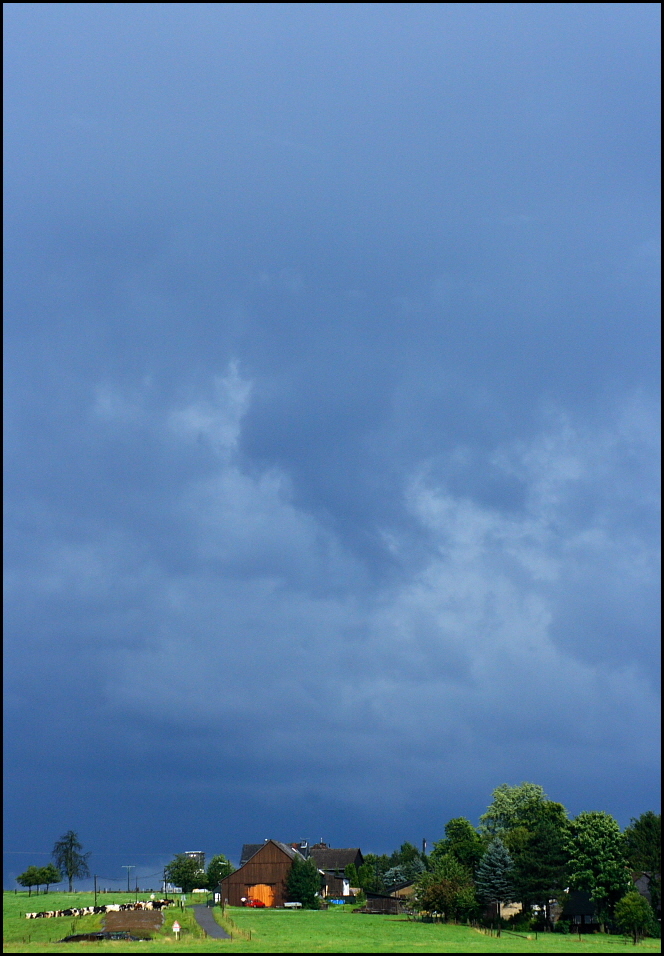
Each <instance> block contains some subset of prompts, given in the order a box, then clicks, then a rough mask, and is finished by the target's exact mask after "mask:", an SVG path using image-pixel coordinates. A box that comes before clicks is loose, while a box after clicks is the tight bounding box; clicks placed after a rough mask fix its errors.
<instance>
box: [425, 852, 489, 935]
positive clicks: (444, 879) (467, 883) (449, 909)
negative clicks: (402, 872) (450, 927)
mask: <svg viewBox="0 0 664 956" xmlns="http://www.w3.org/2000/svg"><path fill="white" fill-rule="evenodd" d="M415 893H416V900H417V903H418V906H419V907H420V909H423V910H427V911H429V912H437V913H443V914H444V917H445V919H446V920H454V922H458V921H459V920H464V919H469V918H470V917H471V916H474V915H475V913H476V910H477V898H476V895H475V885H474V883H473V877H472V874H471V872H470V870H469V869H468V867H465V866H463V865H462V864H461V863H459V861H458V860H457V859H456V857H454V856H452V854H451V853H448V854H446V855H443V856H440V855H439V856H438V857H437V859H436V863H435V868H434V869H433V870H432V871H428V872H426V873H422V874H421V876H420V877H419V879H418V881H417V886H416V891H415Z"/></svg>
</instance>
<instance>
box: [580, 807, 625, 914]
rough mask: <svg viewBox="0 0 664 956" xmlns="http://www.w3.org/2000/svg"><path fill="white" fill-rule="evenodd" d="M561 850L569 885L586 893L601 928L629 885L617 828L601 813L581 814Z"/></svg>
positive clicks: (622, 844) (595, 811) (622, 842)
mask: <svg viewBox="0 0 664 956" xmlns="http://www.w3.org/2000/svg"><path fill="white" fill-rule="evenodd" d="M565 848H566V851H567V853H568V855H569V878H570V885H571V886H573V887H575V888H576V889H579V890H587V891H589V892H590V897H591V899H592V901H593V903H594V904H595V909H596V910H597V915H598V917H599V920H600V923H601V924H602V928H604V924H605V923H606V921H607V920H608V919H610V918H611V917H612V916H613V909H614V907H615V905H616V903H617V902H618V900H619V899H621V898H622V897H623V896H624V895H625V894H626V893H627V891H628V890H629V889H630V887H631V885H632V881H631V879H630V876H629V871H628V869H627V861H626V859H625V840H624V838H623V835H622V833H621V832H620V827H619V825H618V823H617V821H616V820H614V818H613V817H612V816H611V815H610V814H609V813H605V812H604V811H603V810H590V811H584V812H583V813H580V814H579V815H578V817H576V818H575V819H574V820H572V822H571V824H570V831H569V836H568V839H567V842H566V847H565Z"/></svg>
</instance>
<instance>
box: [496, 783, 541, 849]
mask: <svg viewBox="0 0 664 956" xmlns="http://www.w3.org/2000/svg"><path fill="white" fill-rule="evenodd" d="M492 796H493V802H492V803H491V804H490V805H489V806H488V807H487V811H486V813H483V814H482V816H481V817H480V832H481V833H484V834H486V835H487V836H489V837H494V836H501V837H503V835H504V833H505V832H506V831H509V830H513V829H515V828H516V827H525V828H526V829H528V823H532V820H533V818H534V817H536V816H537V811H538V809H539V808H540V807H541V805H542V804H543V803H545V802H548V800H547V796H546V794H545V793H544V788H543V787H540V785H539V784H537V783H527V782H524V783H520V784H519V785H518V786H516V787H511V786H510V785H509V784H508V783H501V784H500V786H499V787H496V789H495V790H494V791H493V794H492Z"/></svg>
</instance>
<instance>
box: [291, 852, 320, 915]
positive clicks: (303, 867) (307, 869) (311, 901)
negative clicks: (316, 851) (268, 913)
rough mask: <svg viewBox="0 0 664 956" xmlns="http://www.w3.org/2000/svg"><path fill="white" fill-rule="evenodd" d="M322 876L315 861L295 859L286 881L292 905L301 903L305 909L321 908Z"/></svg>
mask: <svg viewBox="0 0 664 956" xmlns="http://www.w3.org/2000/svg"><path fill="white" fill-rule="evenodd" d="M321 886H322V880H321V875H320V873H319V872H318V867H317V866H316V864H315V863H314V861H313V860H302V859H300V858H299V857H297V856H296V857H295V859H294V860H293V865H292V866H291V868H290V871H289V873H288V880H287V881H286V893H287V894H288V900H289V902H291V903H301V904H302V906H304V908H305V909H309V910H317V909H318V908H319V906H320V897H319V895H318V894H319V893H320V889H321Z"/></svg>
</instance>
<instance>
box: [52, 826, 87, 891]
mask: <svg viewBox="0 0 664 956" xmlns="http://www.w3.org/2000/svg"><path fill="white" fill-rule="evenodd" d="M82 849H83V844H82V843H80V842H79V839H78V835H77V834H76V833H75V832H74V831H73V830H67V832H66V833H65V834H64V836H61V837H60V839H59V840H57V841H56V843H55V845H54V846H53V852H52V854H51V856H52V857H53V859H54V860H55V865H56V867H57V868H58V870H60V872H61V873H64V874H65V876H66V877H67V879H68V880H69V892H70V893H71V892H72V889H73V882H74V880H81V879H84V878H85V877H86V876H90V870H89V868H88V859H89V858H90V854H89V853H81V852H80V851H81V850H82Z"/></svg>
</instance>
